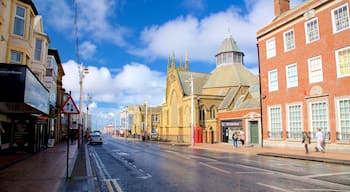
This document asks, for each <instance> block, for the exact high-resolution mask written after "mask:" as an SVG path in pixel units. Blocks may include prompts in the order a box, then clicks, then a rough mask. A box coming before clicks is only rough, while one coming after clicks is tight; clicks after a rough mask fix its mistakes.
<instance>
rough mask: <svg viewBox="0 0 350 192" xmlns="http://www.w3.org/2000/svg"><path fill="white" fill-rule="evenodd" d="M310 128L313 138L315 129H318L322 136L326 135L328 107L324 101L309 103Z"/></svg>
mask: <svg viewBox="0 0 350 192" xmlns="http://www.w3.org/2000/svg"><path fill="white" fill-rule="evenodd" d="M311 128H312V129H311V130H312V132H313V136H315V134H316V131H317V128H320V129H321V132H323V133H324V134H326V133H327V134H328V130H329V129H328V106H327V103H326V102H325V101H322V102H315V103H311ZM325 138H327V135H325Z"/></svg>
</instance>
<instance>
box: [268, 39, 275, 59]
mask: <svg viewBox="0 0 350 192" xmlns="http://www.w3.org/2000/svg"><path fill="white" fill-rule="evenodd" d="M274 56H276V40H275V38H272V39H269V40H267V41H266V57H267V58H270V57H274Z"/></svg>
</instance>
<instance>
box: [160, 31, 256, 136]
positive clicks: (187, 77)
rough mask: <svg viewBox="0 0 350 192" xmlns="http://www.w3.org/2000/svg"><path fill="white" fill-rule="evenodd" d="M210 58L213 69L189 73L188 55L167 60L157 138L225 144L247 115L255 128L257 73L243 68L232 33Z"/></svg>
mask: <svg viewBox="0 0 350 192" xmlns="http://www.w3.org/2000/svg"><path fill="white" fill-rule="evenodd" d="M215 57H216V67H215V69H214V70H213V71H212V72H211V73H197V72H190V71H189V62H188V58H186V61H185V63H184V64H183V63H182V61H180V64H179V66H177V65H176V61H175V58H174V55H173V57H172V60H171V61H170V58H169V61H168V75H167V80H166V94H165V102H164V103H163V105H162V114H161V126H160V131H159V136H160V138H162V139H164V140H170V141H176V142H185V143H189V142H193V141H194V142H195V143H199V142H208V143H218V142H224V143H228V142H231V136H232V134H233V132H234V131H240V130H244V131H247V130H246V126H245V124H246V123H247V121H246V119H251V120H254V123H257V124H258V127H257V128H256V129H257V130H259V127H260V123H259V122H260V121H259V120H258V119H259V117H260V115H258V114H257V113H258V112H259V107H260V104H259V94H258V93H259V81H258V77H257V76H256V75H254V74H253V73H252V72H250V71H249V70H248V69H247V68H246V67H245V66H244V64H243V63H244V62H243V57H244V53H243V52H242V51H241V50H240V49H239V48H238V46H237V44H236V42H235V41H234V39H233V38H232V36H231V35H228V36H227V37H226V38H225V39H224V41H223V42H222V44H221V47H220V48H219V51H218V53H217V54H216V56H215ZM254 87H255V89H254ZM255 134H259V131H257V132H254V135H255ZM255 137H258V138H259V135H255ZM254 142H255V140H254ZM257 142H259V141H257Z"/></svg>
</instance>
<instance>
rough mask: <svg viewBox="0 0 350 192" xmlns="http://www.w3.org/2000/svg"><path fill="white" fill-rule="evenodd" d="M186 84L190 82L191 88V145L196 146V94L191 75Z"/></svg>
mask: <svg viewBox="0 0 350 192" xmlns="http://www.w3.org/2000/svg"><path fill="white" fill-rule="evenodd" d="M185 82H189V83H190V86H191V132H192V134H191V137H192V138H191V145H192V146H194V93H193V76H192V73H191V77H190V79H189V80H186V81H185Z"/></svg>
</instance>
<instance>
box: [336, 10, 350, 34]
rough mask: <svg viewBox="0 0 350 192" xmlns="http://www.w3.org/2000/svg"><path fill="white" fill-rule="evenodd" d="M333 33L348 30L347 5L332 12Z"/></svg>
mask: <svg viewBox="0 0 350 192" xmlns="http://www.w3.org/2000/svg"><path fill="white" fill-rule="evenodd" d="M332 21H333V22H332V24H333V33H337V32H339V31H342V30H344V29H347V28H349V10H348V4H345V5H342V6H340V7H338V8H336V9H333V10H332Z"/></svg>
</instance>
